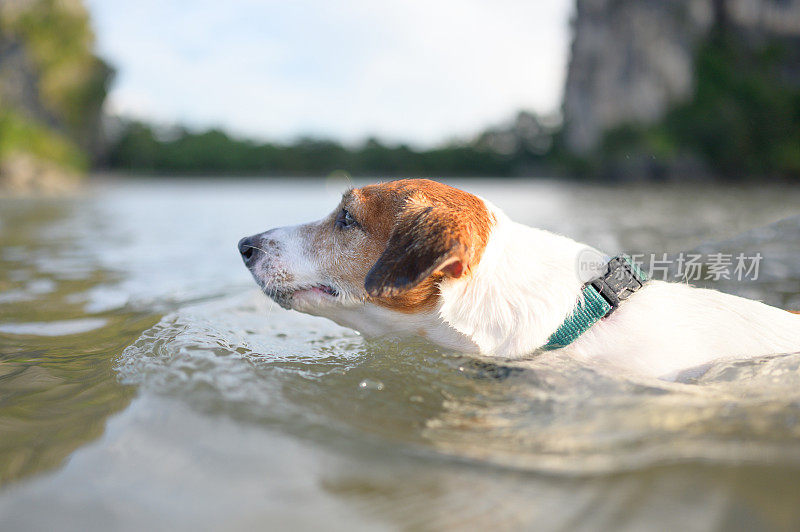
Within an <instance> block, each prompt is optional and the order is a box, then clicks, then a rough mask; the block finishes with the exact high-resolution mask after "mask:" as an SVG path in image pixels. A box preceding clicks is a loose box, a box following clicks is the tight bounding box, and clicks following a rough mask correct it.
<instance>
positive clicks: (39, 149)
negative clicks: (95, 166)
mask: <svg viewBox="0 0 800 532" xmlns="http://www.w3.org/2000/svg"><path fill="white" fill-rule="evenodd" d="M15 153H28V154H30V155H34V156H36V157H38V158H40V159H44V160H47V161H51V162H54V163H56V164H59V165H62V166H64V167H65V168H69V169H71V170H76V171H84V170H86V167H87V160H86V156H85V155H84V154H83V152H81V150H80V149H78V148H77V147H76V146H75V145H74V144H73V143H72V142H71V141H70V140H68V139H67V138H66V137H64V136H63V135H60V134H58V133H55V132H53V131H52V130H51V129H49V128H47V127H44V126H42V125H40V124H35V123H33V122H31V121H30V120H26V119H24V118H22V117H21V116H19V115H18V114H16V113H14V112H12V111H9V110H0V160H3V159H4V158H5V157H7V156H9V155H13V154H15Z"/></svg>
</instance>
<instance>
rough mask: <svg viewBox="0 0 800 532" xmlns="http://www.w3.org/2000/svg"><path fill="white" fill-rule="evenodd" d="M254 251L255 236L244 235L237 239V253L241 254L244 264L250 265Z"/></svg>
mask: <svg viewBox="0 0 800 532" xmlns="http://www.w3.org/2000/svg"><path fill="white" fill-rule="evenodd" d="M255 251H256V246H255V238H253V237H252V236H246V237H244V238H243V239H241V240H239V253H241V254H242V260H244V264H245V266H250V263H252V262H253V259H254V258H255Z"/></svg>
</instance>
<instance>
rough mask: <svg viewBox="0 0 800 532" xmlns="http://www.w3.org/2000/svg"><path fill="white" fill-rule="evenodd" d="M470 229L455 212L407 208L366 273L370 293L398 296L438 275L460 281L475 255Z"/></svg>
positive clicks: (380, 295)
mask: <svg viewBox="0 0 800 532" xmlns="http://www.w3.org/2000/svg"><path fill="white" fill-rule="evenodd" d="M471 229H472V228H470V227H469V225H468V224H466V223H464V222H463V221H462V220H461V217H459V215H458V213H457V212H456V211H454V210H453V209H449V208H447V207H444V206H429V205H428V206H425V205H407V206H406V207H405V208H404V209H403V211H402V212H401V213H400V214H399V216H398V218H397V220H396V221H395V225H394V227H393V229H392V232H391V234H390V236H389V241H388V243H387V244H386V249H385V250H384V251H383V254H382V255H381V256H380V258H378V261H377V262H376V263H375V265H374V266H372V269H371V270H370V271H369V273H367V277H366V280H365V282H364V287H365V288H366V290H367V293H368V294H369V295H370V296H373V297H391V296H396V295H398V294H401V293H403V292H405V291H407V290H411V289H412V288H414V287H415V286H417V285H419V284H420V283H421V282H423V281H424V280H425V279H427V278H428V277H429V276H431V275H433V274H435V273H441V274H443V275H445V276H449V277H461V275H462V274H463V273H464V272H465V270H466V269H467V268H469V261H470V258H471V255H472V251H473V250H472V249H471V247H472V246H471V241H472V235H471Z"/></svg>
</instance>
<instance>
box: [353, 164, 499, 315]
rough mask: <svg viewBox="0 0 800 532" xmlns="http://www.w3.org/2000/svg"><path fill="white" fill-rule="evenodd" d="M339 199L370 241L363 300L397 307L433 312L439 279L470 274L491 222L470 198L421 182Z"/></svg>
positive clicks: (480, 204) (479, 203)
mask: <svg viewBox="0 0 800 532" xmlns="http://www.w3.org/2000/svg"><path fill="white" fill-rule="evenodd" d="M344 204H345V205H346V208H348V209H349V210H350V212H351V213H353V215H354V216H355V218H356V219H357V220H358V221H359V224H360V225H361V227H362V229H363V231H364V232H365V233H366V235H367V237H368V240H369V243H368V244H367V245H366V246H365V249H363V250H362V251H363V252H364V253H363V254H362V257H363V258H364V259H366V261H367V262H370V264H371V269H370V270H369V271H368V272H366V275H365V276H364V277H362V279H363V281H362V282H364V284H365V288H366V290H367V293H368V294H369V299H370V301H372V302H374V303H376V304H378V305H381V306H383V307H387V308H391V309H393V310H399V311H401V312H419V311H421V310H428V309H432V308H433V307H435V305H436V301H437V299H438V295H439V283H440V282H441V281H442V279H444V278H445V276H449V277H460V276H462V275H470V274H471V271H472V269H473V268H474V267H475V266H476V265H477V264H478V262H479V261H480V258H481V255H482V254H483V250H484V249H485V248H486V243H487V241H488V239H489V233H490V231H491V227H492V225H493V224H494V222H495V220H494V216H493V215H492V214H491V213H490V212H489V211H488V210H487V209H486V206H485V205H484V203H483V201H481V200H480V199H479V198H477V197H476V196H473V195H472V194H469V193H467V192H464V191H462V190H458V189H456V188H453V187H450V186H447V185H444V184H442V183H437V182H435V181H430V180H427V179H403V180H399V181H391V182H388V183H381V184H377V185H369V186H366V187H363V188H361V189H355V190H352V191H350V193H349V194H348V195H346V197H345V200H344ZM376 251H377V253H376ZM362 266H363V261H362ZM354 269H355V270H361V271H363V269H362V268H354Z"/></svg>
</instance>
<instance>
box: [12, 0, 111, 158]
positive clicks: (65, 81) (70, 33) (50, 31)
mask: <svg viewBox="0 0 800 532" xmlns="http://www.w3.org/2000/svg"><path fill="white" fill-rule="evenodd" d="M4 26H5V27H7V28H8V30H9V31H11V32H12V33H13V34H14V35H15V37H16V38H17V39H19V40H20V41H21V42H22V43H24V45H25V47H26V49H27V51H28V53H29V54H30V56H31V57H32V58H33V60H34V62H35V63H36V67H37V70H38V76H39V84H40V90H39V92H40V94H39V96H40V98H41V100H42V103H43V104H44V106H45V107H46V108H47V109H48V110H49V111H50V112H52V113H53V114H54V115H55V116H56V117H58V119H59V121H60V122H62V123H63V125H64V126H65V129H66V132H67V133H68V134H69V135H70V136H71V137H72V138H73V139H74V140H75V142H77V143H79V144H81V145H82V146H84V147H86V148H89V147H91V143H92V142H93V141H94V137H95V135H96V129H97V119H98V117H99V112H100V108H101V106H102V103H103V101H104V100H105V97H106V93H107V89H108V84H109V82H110V80H111V77H112V74H113V70H112V69H111V68H110V67H109V66H108V65H106V64H105V63H104V62H103V61H102V60H100V59H99V58H97V57H96V56H95V55H94V53H93V51H92V47H93V45H94V35H93V33H92V29H91V26H90V21H89V16H88V13H87V12H86V10H85V9H84V8H83V6H82V5H81V3H80V2H77V1H73V2H64V1H63V0H35V1H33V2H31V3H30V5H29V6H28V7H27V8H26V9H25V10H23V11H22V12H20V13H18V14H17V15H16V16H14V17H11V20H7V21H5V24H4Z"/></svg>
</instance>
